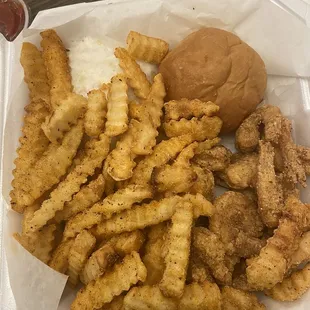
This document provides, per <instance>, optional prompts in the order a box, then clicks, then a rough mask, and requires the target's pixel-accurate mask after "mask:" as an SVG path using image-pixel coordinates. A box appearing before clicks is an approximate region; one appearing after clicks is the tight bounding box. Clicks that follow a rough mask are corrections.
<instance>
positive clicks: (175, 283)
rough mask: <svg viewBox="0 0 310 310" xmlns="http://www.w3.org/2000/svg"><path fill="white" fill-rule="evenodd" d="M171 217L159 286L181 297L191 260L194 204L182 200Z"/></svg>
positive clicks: (169, 293)
mask: <svg viewBox="0 0 310 310" xmlns="http://www.w3.org/2000/svg"><path fill="white" fill-rule="evenodd" d="M180 204H182V206H179V207H177V209H176V211H175V213H174V215H173V216H172V218H171V221H172V225H171V227H170V229H169V232H168V236H167V239H168V240H167V242H168V244H167V245H168V251H167V254H166V256H165V265H166V266H165V271H164V274H163V278H162V280H161V281H160V283H159V288H160V290H161V291H162V292H163V294H164V295H165V296H167V297H176V298H180V297H181V296H182V294H183V292H184V287H185V280H186V274H187V268H188V262H189V253H190V244H191V229H192V225H193V206H192V204H191V203H189V202H180Z"/></svg>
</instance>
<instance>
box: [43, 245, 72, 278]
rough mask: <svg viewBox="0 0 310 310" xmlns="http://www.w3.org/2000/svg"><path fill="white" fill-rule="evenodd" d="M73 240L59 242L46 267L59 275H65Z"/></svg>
mask: <svg viewBox="0 0 310 310" xmlns="http://www.w3.org/2000/svg"><path fill="white" fill-rule="evenodd" d="M73 242H74V239H71V240H66V241H63V242H61V243H60V244H59V245H58V247H57V248H56V249H55V250H54V252H53V254H52V258H51V260H50V261H49V263H48V265H49V266H50V267H51V268H53V269H54V270H56V271H58V272H60V273H66V272H67V269H68V258H69V252H70V249H71V247H72V245H73Z"/></svg>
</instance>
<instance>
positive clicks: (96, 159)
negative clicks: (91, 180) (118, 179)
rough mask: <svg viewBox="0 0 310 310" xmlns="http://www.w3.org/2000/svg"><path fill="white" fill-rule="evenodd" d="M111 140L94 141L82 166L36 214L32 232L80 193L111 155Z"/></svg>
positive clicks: (30, 225)
mask: <svg viewBox="0 0 310 310" xmlns="http://www.w3.org/2000/svg"><path fill="white" fill-rule="evenodd" d="M109 149H110V138H109V137H107V136H106V135H105V134H101V135H100V137H99V139H98V140H96V141H93V143H92V148H91V149H89V150H88V151H87V154H86V157H85V158H83V160H82V162H81V164H79V165H78V166H76V167H75V168H74V169H73V170H72V171H71V172H70V173H69V174H68V175H67V176H66V178H65V179H64V180H63V181H62V182H60V183H59V184H58V186H57V187H56V188H55V189H54V190H53V191H52V192H51V194H50V198H49V199H47V200H45V201H44V202H43V203H42V206H41V208H40V209H39V210H38V211H36V212H35V213H34V216H33V218H32V220H31V221H30V223H29V230H30V231H37V230H38V229H40V228H41V227H43V226H44V225H45V224H46V223H47V221H49V220H50V219H52V218H53V217H54V216H55V214H56V212H57V211H60V210H62V209H63V208H64V204H65V203H66V202H68V201H70V200H71V199H72V196H73V195H75V194H76V193H77V192H79V190H80V188H81V186H82V185H83V184H85V183H86V182H87V178H88V176H92V175H93V174H94V173H95V170H96V169H97V168H100V167H101V166H102V162H103V160H104V159H105V158H106V156H107V155H108V153H109Z"/></svg>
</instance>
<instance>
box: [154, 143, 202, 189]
mask: <svg viewBox="0 0 310 310" xmlns="http://www.w3.org/2000/svg"><path fill="white" fill-rule="evenodd" d="M197 146H198V143H197V142H193V143H192V144H190V145H188V146H187V147H185V148H184V149H183V150H182V151H181V153H180V154H179V155H178V157H177V158H176V160H175V161H174V163H173V164H171V165H169V164H166V165H164V166H161V167H159V168H155V169H154V171H153V174H152V182H153V184H154V186H155V188H156V190H157V191H158V192H168V193H173V194H177V193H185V192H189V190H190V188H192V187H193V186H194V184H195V181H196V180H197V174H196V172H195V171H194V169H193V168H192V166H191V163H190V159H191V158H193V156H194V155H195V148H196V147H197Z"/></svg>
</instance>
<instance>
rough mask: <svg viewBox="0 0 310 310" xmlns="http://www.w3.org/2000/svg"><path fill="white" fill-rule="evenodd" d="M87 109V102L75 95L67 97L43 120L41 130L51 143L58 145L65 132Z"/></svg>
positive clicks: (71, 94)
mask: <svg viewBox="0 0 310 310" xmlns="http://www.w3.org/2000/svg"><path fill="white" fill-rule="evenodd" d="M86 107H87V100H86V99H85V98H84V97H83V96H81V95H77V94H75V93H70V94H68V95H67V97H66V99H63V100H62V101H61V102H60V104H59V106H58V107H56V108H55V109H54V111H53V113H51V114H50V115H48V116H47V117H46V118H45V122H44V123H43V124H42V129H43V131H44V133H45V135H46V136H47V138H48V139H49V140H50V141H51V142H52V143H59V142H61V140H62V139H63V136H64V134H65V133H66V132H68V131H69V130H70V128H71V127H72V126H73V125H76V123H77V122H78V119H79V118H82V117H83V115H84V113H85V110H86Z"/></svg>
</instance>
